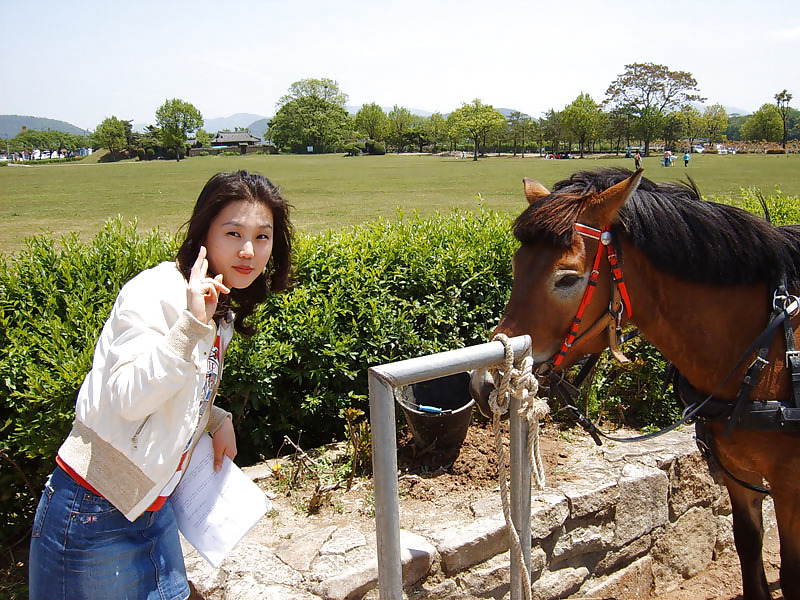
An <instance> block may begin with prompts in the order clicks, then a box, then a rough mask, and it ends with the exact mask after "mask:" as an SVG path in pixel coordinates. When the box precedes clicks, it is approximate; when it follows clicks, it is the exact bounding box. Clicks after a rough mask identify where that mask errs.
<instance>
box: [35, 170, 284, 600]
mask: <svg viewBox="0 0 800 600" xmlns="http://www.w3.org/2000/svg"><path fill="white" fill-rule="evenodd" d="M292 235H293V231H292V225H291V222H290V220H289V206H288V205H287V204H286V202H285V201H284V200H283V198H282V197H281V195H280V193H279V191H278V190H277V189H276V188H275V187H274V186H273V185H272V184H271V183H270V182H269V180H268V179H266V178H265V177H263V176H260V175H256V174H251V173H247V172H245V171H239V172H237V173H220V174H218V175H215V176H214V177H212V178H211V179H210V180H209V181H208V183H206V185H205V187H204V188H203V191H202V192H201V193H200V196H199V198H198V200H197V203H196V205H195V207H194V211H193V213H192V216H191V219H190V220H189V222H188V228H187V232H186V237H185V240H184V242H183V244H182V245H181V247H180V249H179V250H178V255H177V260H176V262H165V263H162V264H160V265H158V266H156V267H154V268H152V269H148V270H146V271H143V272H142V273H140V274H139V275H137V276H136V277H134V278H133V279H132V280H131V281H129V282H128V283H127V284H126V285H125V286H124V287H123V288H122V290H121V291H120V293H119V295H118V296H117V299H116V301H115V303H114V306H113V308H112V311H111V315H110V317H109V318H108V321H107V322H106V324H105V326H104V327H103V330H102V332H101V334H100V338H99V339H98V341H97V345H96V347H95V353H94V359H93V362H92V368H91V370H90V372H89V374H88V375H87V377H86V379H85V380H84V382H83V385H82V386H81V389H80V391H79V392H78V399H77V402H76V407H75V412H76V416H75V422H74V424H73V428H72V431H71V432H70V434H69V436H68V437H67V439H66V440H65V442H64V443H63V445H62V446H61V448H60V449H59V451H58V456H57V457H56V463H57V466H56V469H55V471H54V472H53V474H52V475H51V476H50V478H49V479H48V481H47V482H46V484H45V489H44V493H43V494H42V498H41V500H40V502H39V506H38V509H37V511H36V517H35V519H34V527H33V533H32V540H31V554H30V573H29V583H30V598H31V599H32V600H39V599H45V598H47V599H57V598H64V599H66V598H70V599H75V598H81V599H92V598H104V599H108V598H131V599H136V600H139V599H144V598H147V599H155V598H159V599H170V600H172V599H175V600H177V599H185V598H188V596H189V586H188V581H187V579H186V571H185V567H184V563H183V555H182V552H181V547H180V542H179V538H178V530H177V526H176V524H175V517H174V515H173V512H172V508H171V506H170V502H169V496H170V493H171V492H172V491H173V490H174V489H175V487H176V486H177V484H178V482H179V481H180V475H181V470H182V468H183V466H184V464H185V463H186V460H187V458H188V455H189V454H190V453H191V449H192V448H193V446H194V444H195V443H196V442H197V440H198V439H199V437H200V436H201V435H203V433H204V432H205V431H208V432H209V433H210V434H211V436H212V444H213V447H214V466H215V469H219V468H220V467H221V465H222V460H223V456H224V455H227V456H228V457H230V458H231V459H233V458H234V457H235V456H236V436H235V434H234V430H233V425H232V423H231V419H230V414H229V413H227V412H225V411H223V410H222V409H219V408H217V407H215V406H213V402H214V395H215V394H216V390H217V387H218V385H219V378H220V375H221V373H222V361H223V357H224V354H225V349H226V347H227V345H228V343H229V342H230V340H231V337H232V336H233V332H234V330H236V331H238V332H240V333H242V334H244V335H252V334H253V333H254V329H253V328H252V327H251V326H249V325H247V324H246V323H245V322H244V321H245V319H246V318H247V317H248V316H249V315H251V314H252V313H253V311H254V310H255V308H256V306H257V305H258V303H260V302H263V301H264V300H265V299H266V297H267V295H268V294H269V293H270V292H277V291H281V290H284V289H286V287H287V282H288V279H289V271H290V253H291V244H292ZM234 311H235V316H234Z"/></svg>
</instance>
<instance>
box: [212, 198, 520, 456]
mask: <svg viewBox="0 0 800 600" xmlns="http://www.w3.org/2000/svg"><path fill="white" fill-rule="evenodd" d="M514 245H515V243H514V241H513V238H512V236H511V234H510V221H509V220H508V219H507V218H504V217H500V216H497V215H495V214H493V213H485V212H481V213H479V214H478V215H472V214H470V213H453V214H451V215H448V216H437V217H435V218H432V219H430V220H423V219H420V218H418V217H413V218H410V219H404V220H402V221H400V222H391V223H390V222H388V221H378V222H376V223H372V224H369V225H364V226H361V227H356V228H353V229H347V230H343V231H339V232H329V233H327V234H323V235H319V236H314V237H301V238H300V239H299V240H298V243H297V252H296V265H297V273H296V276H297V281H298V285H297V286H296V287H295V289H294V290H293V291H292V292H291V293H288V294H284V295H279V296H274V297H273V298H271V299H270V301H269V302H268V303H267V304H266V305H264V306H263V308H262V310H260V311H259V313H258V317H257V325H258V327H259V329H260V332H259V333H258V334H257V335H256V336H254V337H253V338H250V339H249V340H240V343H238V344H237V345H236V346H232V347H231V349H229V350H228V354H229V357H230V358H226V371H225V377H224V379H223V382H224V383H223V385H224V392H223V395H224V396H226V398H227V399H228V400H229V402H230V404H229V405H228V408H229V409H230V410H232V411H233V412H234V413H235V415H236V419H237V425H238V426H237V431H239V432H242V433H241V434H240V435H243V436H247V438H248V441H247V442H243V443H242V444H240V445H239V448H240V453H243V454H244V455H245V456H246V457H247V460H254V459H256V458H257V457H258V454H268V453H269V452H270V451H271V449H272V448H275V447H277V446H278V445H279V443H280V441H281V439H282V438H283V436H284V435H287V434H292V435H294V436H296V435H297V433H298V431H299V430H303V431H304V433H303V439H304V440H306V443H307V444H312V443H322V442H327V441H330V440H331V439H332V438H337V439H342V438H341V436H342V433H343V427H344V421H343V420H342V419H341V418H340V417H339V414H340V411H341V410H342V409H346V408H350V407H352V408H357V409H361V410H364V411H366V410H367V397H368V390H367V373H366V371H367V368H368V367H369V366H371V365H375V364H382V363H386V362H391V361H395V360H399V359H402V358H409V357H412V356H418V355H422V354H429V353H433V352H439V351H442V350H445V349H451V348H456V347H461V346H465V345H469V344H474V343H479V342H483V341H486V338H487V334H488V332H489V331H490V330H491V328H492V327H493V326H494V324H495V322H496V321H497V317H498V316H499V314H500V313H501V312H502V309H503V307H504V305H505V302H506V299H507V294H508V290H509V288H510V283H511V273H510V264H511V255H512V252H513V247H514ZM256 373H257V374H258V376H257V377H254V376H253V374H256Z"/></svg>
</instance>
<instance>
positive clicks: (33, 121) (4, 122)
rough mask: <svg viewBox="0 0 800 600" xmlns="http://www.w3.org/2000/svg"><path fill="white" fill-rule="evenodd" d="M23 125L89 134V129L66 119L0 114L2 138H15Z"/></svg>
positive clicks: (45, 129) (75, 133)
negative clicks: (77, 125)
mask: <svg viewBox="0 0 800 600" xmlns="http://www.w3.org/2000/svg"><path fill="white" fill-rule="evenodd" d="M23 127H27V128H28V129H30V130H33V131H63V132H64V133H71V134H72V135H89V131H87V130H86V129H81V128H80V127H76V126H75V125H72V124H71V123H67V122H66V121H57V120H55V119H46V118H44V117H29V116H23V115H0V138H13V137H15V136H16V135H17V134H18V133H19V132H20V131H22V128H23Z"/></svg>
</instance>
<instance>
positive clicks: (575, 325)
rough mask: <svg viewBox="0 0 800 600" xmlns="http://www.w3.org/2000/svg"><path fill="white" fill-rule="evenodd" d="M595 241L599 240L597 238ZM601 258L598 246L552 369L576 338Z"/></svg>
mask: <svg viewBox="0 0 800 600" xmlns="http://www.w3.org/2000/svg"><path fill="white" fill-rule="evenodd" d="M592 229H594V228H592ZM595 231H599V230H595ZM596 239H600V238H599V236H598V237H597V238H596ZM602 256H603V245H602V244H598V245H597V252H596V253H595V255H594V263H593V264H592V272H591V273H590V274H589V281H588V282H587V284H586V290H585V291H584V292H583V299H581V304H580V306H579V307H578V312H576V313H575V317H574V318H573V319H572V326H571V327H570V328H569V333H567V337H566V338H564V341H563V342H562V344H561V348H560V349H559V350H558V353H557V354H556V357H555V358H554V359H553V366H554V367H557V366H558V365H560V364H561V361H563V360H564V357H565V356H566V355H567V352H569V349H570V348H571V347H572V344H573V343H574V342H575V338H577V337H578V329H580V326H581V320H582V319H583V313H584V312H585V311H586V307H587V306H589V303H590V302H591V301H592V295H593V294H594V289H595V288H596V287H597V277H598V276H599V275H600V270H599V269H600V259H601V258H602Z"/></svg>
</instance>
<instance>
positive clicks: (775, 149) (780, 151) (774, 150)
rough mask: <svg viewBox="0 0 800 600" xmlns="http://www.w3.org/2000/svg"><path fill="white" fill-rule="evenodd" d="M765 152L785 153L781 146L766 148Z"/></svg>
mask: <svg viewBox="0 0 800 600" xmlns="http://www.w3.org/2000/svg"><path fill="white" fill-rule="evenodd" d="M767 154H786V150H784V149H783V148H767Z"/></svg>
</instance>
